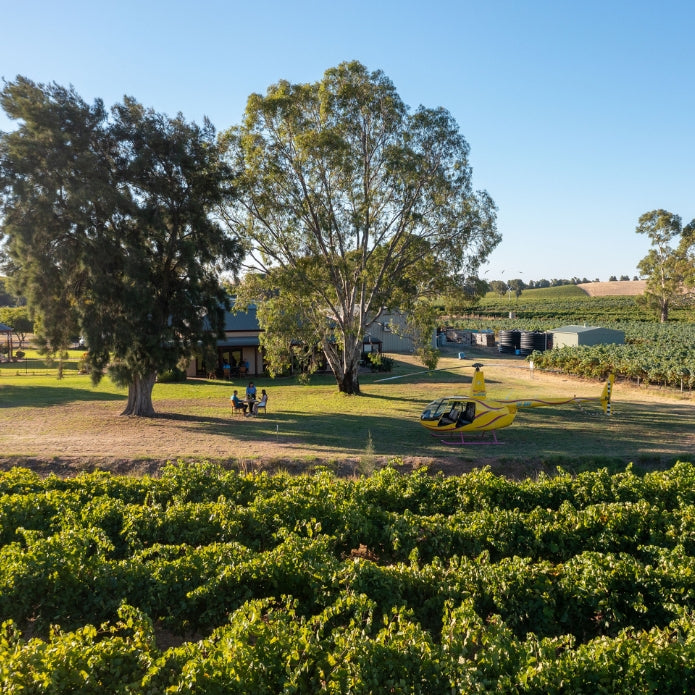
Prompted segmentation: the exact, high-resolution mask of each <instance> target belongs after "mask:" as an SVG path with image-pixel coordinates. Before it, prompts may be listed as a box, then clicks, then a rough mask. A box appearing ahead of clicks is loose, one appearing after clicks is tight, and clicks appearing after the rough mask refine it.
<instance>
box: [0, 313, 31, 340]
mask: <svg viewBox="0 0 695 695" xmlns="http://www.w3.org/2000/svg"><path fill="white" fill-rule="evenodd" d="M0 322H2V323H4V324H7V325H8V326H12V329H13V331H14V333H15V335H16V336H17V339H18V340H19V347H20V348H22V347H23V346H24V341H25V340H26V339H27V333H33V332H34V322H33V321H32V320H31V319H30V318H29V310H28V309H27V307H25V306H16V307H0Z"/></svg>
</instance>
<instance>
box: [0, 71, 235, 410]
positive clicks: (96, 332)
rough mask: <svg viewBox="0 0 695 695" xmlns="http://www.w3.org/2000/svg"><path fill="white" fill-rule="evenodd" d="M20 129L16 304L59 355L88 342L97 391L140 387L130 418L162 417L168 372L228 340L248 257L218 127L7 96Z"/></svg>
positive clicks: (35, 89)
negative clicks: (201, 346)
mask: <svg viewBox="0 0 695 695" xmlns="http://www.w3.org/2000/svg"><path fill="white" fill-rule="evenodd" d="M0 105H1V106H2V108H3V109H4V110H5V112H6V114H7V115H8V116H9V117H10V118H11V119H13V120H15V121H17V122H18V127H17V129H16V130H14V131H13V132H9V133H3V134H2V135H1V136H0V202H1V204H2V220H1V226H0V236H4V237H5V239H6V247H7V255H8V257H9V266H8V271H9V275H10V279H11V281H12V283H13V287H14V290H15V292H17V293H21V294H22V295H23V296H25V297H26V298H27V300H28V303H29V306H30V308H31V310H32V312H33V313H34V315H35V316H36V317H37V318H38V319H39V320H38V321H37V326H38V327H39V328H38V330H39V332H40V333H39V338H40V339H41V340H42V343H43V348H44V350H45V351H46V352H48V353H55V352H57V351H61V350H63V349H64V348H65V347H66V346H67V345H68V344H69V341H70V338H71V337H72V336H75V335H82V336H84V338H85V340H86V342H87V346H88V349H89V352H88V362H89V366H90V368H91V374H92V378H93V379H94V380H95V381H98V380H99V379H100V378H101V377H102V375H103V374H104V372H105V370H106V369H107V367H108V373H109V375H110V376H111V378H112V379H113V380H114V381H115V382H116V383H118V384H120V385H123V386H126V385H127V386H128V404H127V406H126V409H125V410H124V414H132V415H152V414H153V413H154V409H153V407H152V398H151V395H152V388H153V386H154V383H155V380H156V376H157V373H158V372H161V371H163V370H166V369H171V368H173V367H175V366H176V365H177V363H178V362H179V360H181V359H182V358H184V357H188V356H189V355H190V354H191V352H192V349H193V348H194V347H195V346H196V345H197V344H198V343H199V341H202V342H206V341H208V342H209V341H214V339H215V337H216V336H215V333H216V331H218V330H219V328H220V325H221V321H222V317H223V307H224V306H225V301H226V293H225V292H224V291H223V289H222V287H221V285H220V275H221V273H222V272H223V271H234V270H235V269H236V268H237V267H238V262H239V258H240V252H241V247H240V245H239V244H238V243H237V242H236V241H234V240H233V239H231V238H230V237H229V235H228V234H226V233H225V230H224V229H223V228H222V227H221V226H220V224H219V223H218V222H217V221H215V219H214V217H213V216H212V215H211V211H212V210H213V209H214V208H215V207H216V206H218V205H219V203H220V201H221V198H222V191H223V188H224V187H225V185H226V184H227V183H228V180H229V171H228V169H227V167H226V166H225V165H224V163H223V162H222V161H221V159H220V157H219V150H218V146H217V142H216V135H215V132H214V129H213V127H212V125H211V124H210V123H208V122H206V123H205V124H204V125H203V126H202V127H199V126H197V125H195V124H191V123H187V122H186V121H185V120H184V118H183V117H182V116H181V115H180V114H179V115H178V116H177V117H175V118H169V117H167V116H165V115H163V114H159V113H156V112H154V111H153V110H151V109H146V108H144V107H143V106H142V105H140V104H139V103H138V102H137V101H135V100H134V99H132V98H130V97H125V98H124V100H123V102H122V103H120V104H117V105H115V106H114V107H113V108H112V109H111V111H110V112H109V111H108V110H107V109H105V107H104V105H103V103H102V102H101V101H100V100H97V101H95V102H94V104H92V105H89V104H87V103H85V102H84V101H83V100H82V99H81V98H80V97H79V95H78V94H77V93H76V92H75V91H74V89H73V88H65V87H61V86H59V85H57V84H50V85H41V84H36V83H34V82H32V81H30V80H28V79H26V78H24V77H17V79H16V80H15V81H14V82H9V83H5V86H4V89H3V90H2V92H1V93H0Z"/></svg>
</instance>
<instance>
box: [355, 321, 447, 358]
mask: <svg viewBox="0 0 695 695" xmlns="http://www.w3.org/2000/svg"><path fill="white" fill-rule="evenodd" d="M407 325H408V317H407V316H406V315H405V314H403V313H401V312H399V311H390V312H385V313H382V314H380V315H379V317H378V318H377V319H376V320H375V321H372V323H370V324H369V326H368V327H367V333H366V335H365V336H364V343H365V352H370V351H372V350H373V351H376V348H375V347H374V346H375V345H378V346H379V348H378V351H379V352H392V353H401V354H408V353H410V352H413V350H414V349H415V342H414V340H413V337H412V335H410V334H409V331H408V328H407ZM370 344H371V345H370ZM436 345H437V335H436V331H435V332H434V333H433V335H432V347H436Z"/></svg>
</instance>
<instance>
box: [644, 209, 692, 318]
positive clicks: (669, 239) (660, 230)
mask: <svg viewBox="0 0 695 695" xmlns="http://www.w3.org/2000/svg"><path fill="white" fill-rule="evenodd" d="M635 231H636V232H637V233H638V234H646V235H647V236H648V237H649V239H650V240H651V242H652V248H651V249H650V251H649V253H648V254H647V255H646V256H645V257H644V258H643V259H642V260H641V261H640V262H639V264H638V266H637V269H638V270H639V271H640V273H641V274H642V276H643V277H646V280H647V286H646V289H645V293H644V295H643V297H642V298H641V301H642V303H643V304H644V305H646V306H648V307H649V308H651V309H654V310H655V311H656V312H657V314H658V316H659V318H660V320H661V322H662V323H665V322H666V321H667V320H668V314H669V310H670V308H671V307H673V306H677V305H680V304H683V303H684V302H686V301H691V300H692V297H693V292H692V290H693V288H694V287H695V220H693V221H691V222H690V223H689V224H688V225H686V226H685V227H683V223H682V220H681V218H680V216H678V215H674V214H673V213H671V212H668V211H667V210H652V211H651V212H645V213H644V215H642V216H641V217H640V218H639V224H638V226H637V229H636V230H635Z"/></svg>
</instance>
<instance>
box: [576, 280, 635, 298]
mask: <svg viewBox="0 0 695 695" xmlns="http://www.w3.org/2000/svg"><path fill="white" fill-rule="evenodd" d="M577 287H580V288H581V289H582V290H584V292H586V293H587V294H588V295H589V296H590V297H629V296H634V295H638V294H644V290H645V289H646V287H647V281H646V280H618V281H615V282H586V283H583V284H581V285H577Z"/></svg>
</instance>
